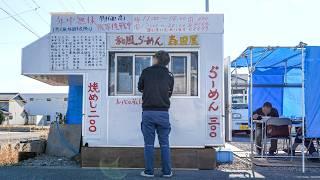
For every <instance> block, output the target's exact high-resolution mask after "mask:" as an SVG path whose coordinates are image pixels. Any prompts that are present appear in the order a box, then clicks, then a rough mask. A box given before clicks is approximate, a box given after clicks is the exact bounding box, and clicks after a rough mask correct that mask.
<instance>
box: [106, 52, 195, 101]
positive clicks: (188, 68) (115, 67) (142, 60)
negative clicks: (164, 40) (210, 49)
mask: <svg viewBox="0 0 320 180" xmlns="http://www.w3.org/2000/svg"><path fill="white" fill-rule="evenodd" d="M153 54H154V53H116V52H109V69H108V70H109V81H108V87H109V91H108V92H109V96H137V95H141V93H140V92H139V91H138V82H139V77H140V75H141V73H142V71H143V69H145V68H147V67H149V66H151V65H152V55H153ZM169 54H170V63H169V65H168V69H169V71H171V72H172V74H173V75H174V80H175V84H174V89H173V96H198V52H190V53H169Z"/></svg>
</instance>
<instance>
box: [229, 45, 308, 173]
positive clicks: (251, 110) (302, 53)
mask: <svg viewBox="0 0 320 180" xmlns="http://www.w3.org/2000/svg"><path fill="white" fill-rule="evenodd" d="M305 45H306V44H305V43H302V42H300V43H299V45H298V46H295V47H292V46H287V47H284V46H283V47H281V48H296V49H300V50H301V69H302V75H301V76H302V84H301V86H300V85H299V87H301V88H302V93H301V96H302V97H301V98H302V99H301V101H302V107H301V108H302V145H303V151H302V172H303V173H304V172H305V153H304V149H305V147H304V143H305V91H304V87H305V84H304V71H305V69H304V68H305V67H304V60H305V59H304V49H305ZM253 48H258V47H254V46H250V47H248V49H249V50H250V54H249V56H250V57H249V60H250V62H248V61H247V64H248V72H249V84H248V87H250V90H249V98H250V105H249V109H250V111H249V112H250V114H252V112H253V105H252V102H253V100H252V88H253V72H254V70H255V66H256V64H257V63H256V64H255V65H253ZM261 48H268V50H270V49H272V50H273V49H274V48H280V47H278V46H275V47H270V46H268V47H261ZM245 51H246V50H245ZM243 54H244V53H242V55H241V56H243ZM299 54H300V53H299ZM269 55H270V54H269ZM295 56H297V55H295ZM290 58H292V57H289V58H287V60H286V61H285V71H286V72H287V71H288V67H287V61H288V60H289V59H290ZM246 59H247V58H246ZM247 60H248V59H247ZM262 60H263V59H262ZM262 60H261V61H262ZM261 61H260V60H259V62H261ZM249 63H250V64H249ZM236 68H237V67H236ZM234 71H235V72H237V70H236V69H234ZM285 76H286V75H285ZM285 81H287V79H285ZM265 87H267V86H265ZM283 87H286V86H283ZM295 87H298V86H297V85H295ZM250 116H251V115H250ZM253 125H254V124H253V119H252V118H251V120H250V126H251V128H250V144H251V155H250V159H251V166H252V167H253V158H254V154H253V152H254V146H255V143H254V140H253V128H254V127H253ZM285 157H292V155H291V156H285Z"/></svg>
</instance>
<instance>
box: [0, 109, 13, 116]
mask: <svg viewBox="0 0 320 180" xmlns="http://www.w3.org/2000/svg"><path fill="white" fill-rule="evenodd" d="M0 111H2V113H3V114H4V115H11V113H9V112H8V111H5V110H3V109H0Z"/></svg>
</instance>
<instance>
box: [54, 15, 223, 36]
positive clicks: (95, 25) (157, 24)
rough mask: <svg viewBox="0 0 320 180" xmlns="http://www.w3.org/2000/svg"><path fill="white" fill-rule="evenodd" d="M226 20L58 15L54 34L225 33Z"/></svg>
mask: <svg viewBox="0 0 320 180" xmlns="http://www.w3.org/2000/svg"><path fill="white" fill-rule="evenodd" d="M221 23H223V16H222V15H221V16H217V15H214V16H213V15H210V14H151V15H148V14H145V15H133V14H131V15H130V14H112V15H105V14H92V15H90V14H65V15H61V14H57V15H53V16H52V17H51V33H85V32H92V33H98V32H114V33H117V32H119V33H155V34H161V33H222V32H223V27H220V26H215V25H216V24H221Z"/></svg>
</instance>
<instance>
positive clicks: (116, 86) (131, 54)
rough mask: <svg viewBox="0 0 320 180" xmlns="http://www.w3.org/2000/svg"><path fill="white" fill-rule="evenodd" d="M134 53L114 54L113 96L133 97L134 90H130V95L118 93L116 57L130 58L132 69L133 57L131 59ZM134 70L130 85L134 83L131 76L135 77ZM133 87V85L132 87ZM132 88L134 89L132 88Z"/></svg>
mask: <svg viewBox="0 0 320 180" xmlns="http://www.w3.org/2000/svg"><path fill="white" fill-rule="evenodd" d="M133 55H134V53H115V55H114V58H115V62H114V66H115V68H114V74H115V77H114V82H115V83H114V95H115V96H133V95H134V89H132V92H131V93H118V57H128V56H132V61H133V62H132V67H134V65H135V64H134V62H135V61H134V57H133ZM134 69H135V68H133V71H132V84H133V83H134V78H133V76H134V75H135V70H134ZM133 86H134V85H133ZM133 88H134V87H133Z"/></svg>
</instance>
